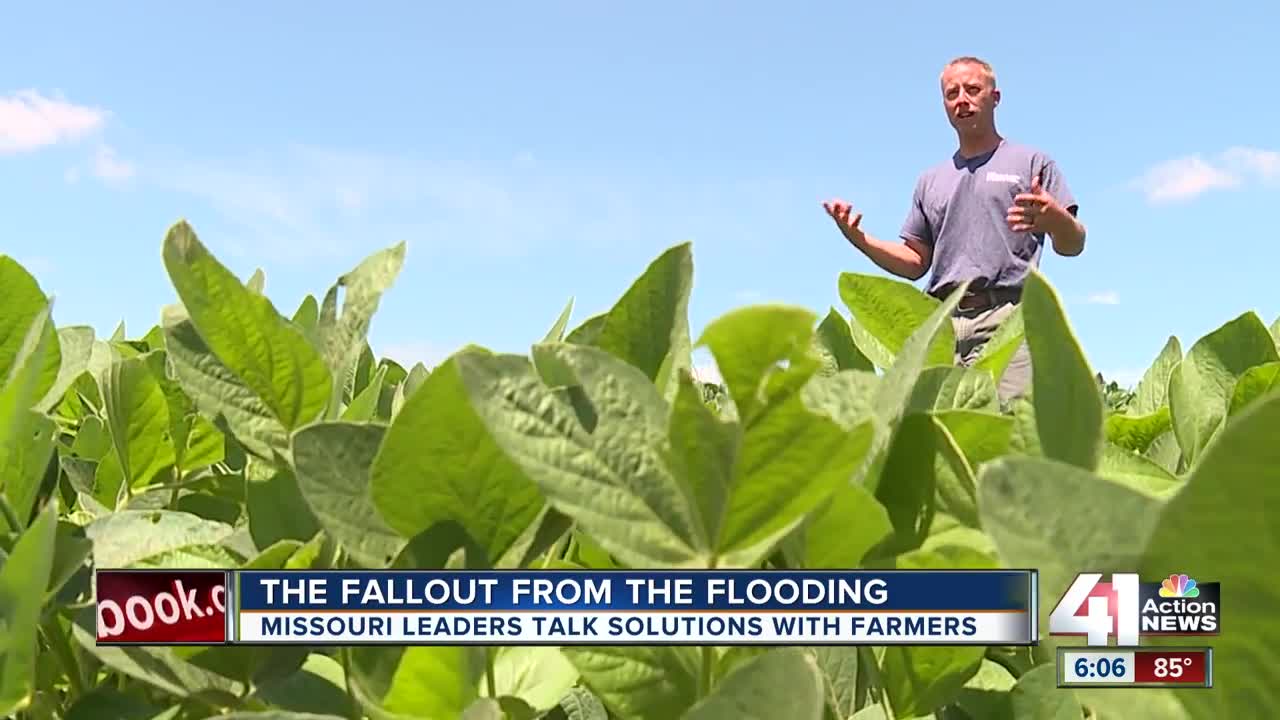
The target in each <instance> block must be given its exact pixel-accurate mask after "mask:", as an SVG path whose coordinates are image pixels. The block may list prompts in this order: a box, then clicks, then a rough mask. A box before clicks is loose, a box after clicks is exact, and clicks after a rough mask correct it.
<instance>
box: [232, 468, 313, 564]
mask: <svg viewBox="0 0 1280 720" xmlns="http://www.w3.org/2000/svg"><path fill="white" fill-rule="evenodd" d="M245 505H246V507H247V510H248V515H249V533H250V535H251V536H252V537H253V542H254V545H255V546H256V547H257V548H258V549H259V550H261V549H264V548H268V547H270V546H272V545H274V544H275V543H277V542H279V541H281V540H298V541H303V542H305V541H307V540H310V539H311V538H312V537H315V534H316V533H317V532H319V531H320V521H319V520H318V519H317V518H316V516H315V513H313V512H312V511H311V506H310V505H309V504H308V503H307V499H306V498H305V497H304V496H303V494H302V489H301V488H300V487H299V485H298V479H297V477H296V476H295V475H294V472H293V469H292V467H275V466H273V465H268V464H266V463H262V462H259V461H252V462H250V463H249V467H248V468H246V470H245Z"/></svg>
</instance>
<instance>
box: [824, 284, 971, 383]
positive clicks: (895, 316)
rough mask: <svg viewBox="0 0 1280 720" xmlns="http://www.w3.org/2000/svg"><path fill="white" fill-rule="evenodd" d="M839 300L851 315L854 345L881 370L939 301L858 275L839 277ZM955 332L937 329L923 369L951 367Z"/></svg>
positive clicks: (906, 287) (902, 286) (907, 287)
mask: <svg viewBox="0 0 1280 720" xmlns="http://www.w3.org/2000/svg"><path fill="white" fill-rule="evenodd" d="M840 299H841V300H843V301H844V304H845V305H846V306H848V308H849V310H850V311H851V313H852V320H851V322H850V323H849V324H850V332H851V335H852V337H853V341H854V343H855V344H856V345H857V347H858V349H859V350H861V351H862V354H863V355H865V356H866V357H867V358H868V359H870V361H871V362H873V363H875V364H876V366H878V367H881V368H888V367H890V366H891V365H893V364H894V361H895V358H896V357H897V355H898V353H900V352H902V349H903V347H904V346H905V345H906V342H907V339H908V338H909V337H910V336H911V334H912V333H914V332H915V331H916V329H917V328H919V327H920V326H921V325H922V324H923V323H924V322H925V319H926V318H928V317H929V315H930V314H931V313H933V312H934V310H935V309H936V308H937V307H938V305H939V302H938V300H936V299H934V298H932V297H930V296H929V295H926V294H924V293H922V292H920V290H919V289H917V288H916V287H915V286H914V285H911V284H910V283H907V282H904V281H902V280H898V279H896V278H887V277H881V276H878V275H862V274H858V273H841V274H840ZM955 345H956V342H955V329H954V328H953V327H951V326H950V325H947V326H946V327H943V328H940V330H939V332H938V333H937V334H936V335H934V336H933V337H932V338H931V342H930V343H929V346H928V347H929V349H928V352H927V353H926V355H925V358H924V362H925V364H926V365H951V364H953V362H954V360H955V351H956V349H955Z"/></svg>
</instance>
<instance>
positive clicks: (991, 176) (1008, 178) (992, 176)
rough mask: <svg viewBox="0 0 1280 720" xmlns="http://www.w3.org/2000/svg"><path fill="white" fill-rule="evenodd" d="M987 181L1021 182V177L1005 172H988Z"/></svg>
mask: <svg viewBox="0 0 1280 720" xmlns="http://www.w3.org/2000/svg"><path fill="white" fill-rule="evenodd" d="M987 182H1003V183H1018V182H1022V178H1020V177H1018V176H1017V175H1009V174H1007V173H998V172H988V173H987Z"/></svg>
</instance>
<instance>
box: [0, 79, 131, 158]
mask: <svg viewBox="0 0 1280 720" xmlns="http://www.w3.org/2000/svg"><path fill="white" fill-rule="evenodd" d="M106 120H107V112H106V111H105V110H102V109H100V108H95V107H88V106H85V105H76V104H75V103H71V102H68V101H67V100H66V99H64V98H61V97H46V96H44V95H42V94H40V93H39V92H37V91H35V90H19V91H18V92H15V93H13V94H11V95H7V96H0V154H10V153H20V152H30V151H33V150H38V149H40V148H43V147H47V146H50V145H56V144H58V143H60V142H68V141H75V140H79V139H81V138H83V137H85V136H86V135H89V134H90V133H93V132H96V131H97V130H99V129H101V128H102V126H103V124H104V123H105V122H106Z"/></svg>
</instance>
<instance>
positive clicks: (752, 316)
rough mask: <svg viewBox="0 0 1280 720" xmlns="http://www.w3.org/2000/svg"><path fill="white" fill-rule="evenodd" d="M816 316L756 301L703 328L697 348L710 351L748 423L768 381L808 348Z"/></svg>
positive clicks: (795, 308) (757, 407)
mask: <svg viewBox="0 0 1280 720" xmlns="http://www.w3.org/2000/svg"><path fill="white" fill-rule="evenodd" d="M814 320H815V316H814V314H813V313H812V312H810V311H808V310H805V309H803V308H797V307H790V306H786V305H757V306H753V307H746V308H740V309H737V310H733V311H731V312H728V313H726V314H724V315H721V316H720V317H718V318H716V319H715V320H713V321H711V323H709V324H708V325H707V327H706V328H705V329H703V331H702V335H701V337H699V338H698V341H697V343H696V346H697V347H703V346H706V347H707V348H708V349H710V350H711V354H712V356H713V357H714V358H715V361H716V368H717V369H719V371H720V376H721V377H723V378H724V384H725V386H726V387H727V388H728V390H729V396H730V397H732V398H733V404H734V407H735V408H736V409H737V413H738V417H739V418H741V419H742V420H743V421H744V422H749V421H750V419H751V417H752V415H754V414H755V413H756V412H757V411H758V409H759V408H760V407H761V406H762V405H763V403H764V402H765V400H764V398H763V396H762V394H763V389H764V388H763V385H764V382H765V381H766V380H767V379H768V378H769V377H771V376H772V375H773V374H774V373H773V371H776V370H777V368H778V365H779V364H780V363H782V362H796V361H798V360H799V359H800V358H801V357H802V356H803V355H804V354H805V353H806V352H807V351H808V349H809V347H810V345H809V343H810V339H811V338H812V337H813V321H814Z"/></svg>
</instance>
